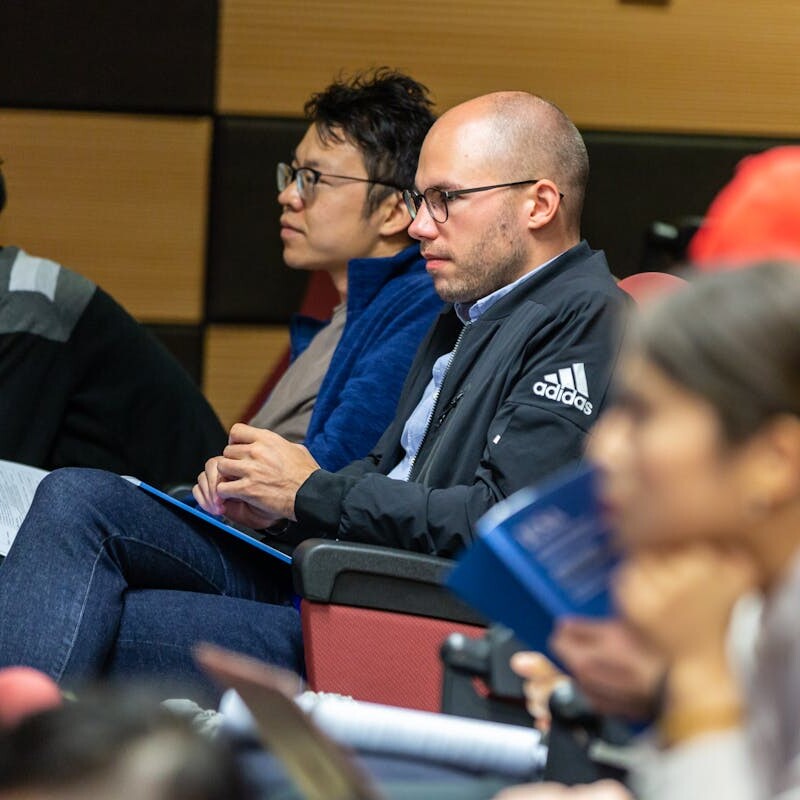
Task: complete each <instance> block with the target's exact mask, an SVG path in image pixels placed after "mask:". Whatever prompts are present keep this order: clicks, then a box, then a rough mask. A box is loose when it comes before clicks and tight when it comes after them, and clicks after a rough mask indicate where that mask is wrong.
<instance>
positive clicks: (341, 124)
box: [303, 67, 435, 212]
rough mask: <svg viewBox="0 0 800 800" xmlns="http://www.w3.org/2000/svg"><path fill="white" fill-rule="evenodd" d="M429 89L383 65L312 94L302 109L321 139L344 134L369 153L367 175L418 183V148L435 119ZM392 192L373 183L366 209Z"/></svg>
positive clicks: (402, 184)
mask: <svg viewBox="0 0 800 800" xmlns="http://www.w3.org/2000/svg"><path fill="white" fill-rule="evenodd" d="M432 107H433V102H432V101H431V99H430V98H429V96H428V89H427V88H426V87H425V86H423V85H422V84H421V83H418V82H417V81H415V80H414V79H413V78H410V77H409V76H408V75H404V74H403V73H401V72H397V71H395V70H392V69H389V68H388V67H380V68H378V69H375V70H371V71H368V72H359V73H356V74H355V75H353V76H352V77H351V78H349V79H344V78H341V79H339V80H337V81H335V82H334V83H332V84H331V85H330V86H328V87H327V88H326V89H324V90H323V91H322V92H318V93H317V94H314V95H312V96H311V98H310V99H309V100H308V102H307V103H306V104H305V106H304V108H303V110H304V112H305V115H306V118H307V119H308V120H309V121H310V122H312V123H314V124H315V125H316V126H317V130H318V132H319V135H320V137H321V138H322V140H323V141H324V142H325V141H331V140H332V141H342V137H344V139H346V140H347V141H349V142H351V143H352V144H353V145H355V146H356V147H358V149H359V150H361V152H362V153H363V154H364V165H365V167H366V169H367V176H368V177H369V179H370V180H373V181H384V182H386V183H388V184H392V185H394V186H396V187H399V188H401V189H405V188H410V187H411V186H413V184H414V174H415V173H416V169H417V161H418V159H419V151H420V149H421V148H422V142H423V140H424V139H425V134H427V132H428V129H429V128H430V127H431V125H433V122H434V120H435V117H434V114H433V111H432ZM392 191H396V190H394V189H392V188H391V187H390V186H383V185H381V184H372V185H371V186H370V187H369V191H368V194H367V211H368V212H371V211H374V210H375V208H377V207H378V205H379V204H380V203H381V202H382V201H383V200H384V199H385V198H386V197H387V196H388V195H389V194H391V193H392Z"/></svg>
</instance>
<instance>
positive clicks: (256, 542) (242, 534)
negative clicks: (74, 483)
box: [122, 475, 292, 564]
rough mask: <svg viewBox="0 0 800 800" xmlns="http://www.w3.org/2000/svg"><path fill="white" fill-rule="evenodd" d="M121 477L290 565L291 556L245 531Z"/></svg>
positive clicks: (139, 483) (132, 480)
mask: <svg viewBox="0 0 800 800" xmlns="http://www.w3.org/2000/svg"><path fill="white" fill-rule="evenodd" d="M122 477H123V478H125V480H126V481H130V482H131V483H132V484H134V486H138V487H139V488H140V489H143V490H144V491H145V492H149V493H150V494H152V495H155V496H156V497H158V498H160V499H161V500H164V501H166V502H167V503H169V504H170V505H173V506H175V507H176V508H180V509H181V510H183V511H186V512H187V513H188V514H193V515H194V516H195V517H198V518H199V519H202V520H205V521H206V522H208V523H209V524H210V525H213V526H214V527H215V528H219V529H220V530H221V531H225V532H226V533H229V534H231V536H235V537H236V538H237V539H241V540H242V541H243V542H247V543H248V544H251V545H253V547H257V548H258V549H259V550H262V551H263V552H265V553H269V555H271V556H272V557H273V558H277V559H278V560H280V561H283V563H284V564H291V563H292V556H291V554H290V553H284V552H283V551H282V550H279V549H278V548H277V547H273V546H272V545H269V544H265V543H264V542H262V541H261V540H260V539H257V538H256V537H255V536H252V535H251V534H249V533H247V532H246V531H243V530H239V528H234V527H233V525H229V524H228V523H227V522H225V521H223V520H222V519H220V518H219V517H212V516H211V514H207V513H206V512H205V511H203V509H202V508H198V507H197V506H194V505H190V504H189V503H184V502H183V501H182V500H178V499H177V498H176V497H171V496H170V495H168V494H167V493H166V492H162V491H161V490H160V489H156V488H155V486H151V485H150V484H149V483H145V482H144V481H140V480H139V479H138V478H133V477H131V476H130V475H123V476H122Z"/></svg>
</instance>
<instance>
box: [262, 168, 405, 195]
mask: <svg viewBox="0 0 800 800" xmlns="http://www.w3.org/2000/svg"><path fill="white" fill-rule="evenodd" d="M275 178H276V180H277V183H278V191H279V192H282V191H283V190H284V189H286V188H287V187H288V186H290V185H291V184H292V183H294V182H295V181H297V192H298V194H299V195H300V197H301V199H302V200H303V202H308V201H310V200H311V199H312V198H313V197H314V190H315V188H316V186H317V184H318V183H319V179H320V178H338V179H339V180H342V181H358V182H359V183H377V184H379V185H380V186H389V187H391V188H392V189H397V190H398V191H400V190H401V189H400V187H399V186H395V185H394V184H393V183H389V182H388V181H373V180H370V179H369V178H354V177H353V176H352V175H334V174H333V173H331V172H320V171H319V170H318V169H314V168H313V167H293V166H292V165H291V164H284V163H283V162H281V163H280V164H278V167H277V169H276V171H275Z"/></svg>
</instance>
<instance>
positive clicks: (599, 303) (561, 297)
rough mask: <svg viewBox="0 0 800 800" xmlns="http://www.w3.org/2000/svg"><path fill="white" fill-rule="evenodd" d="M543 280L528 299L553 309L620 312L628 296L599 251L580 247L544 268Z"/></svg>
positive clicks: (627, 304) (625, 305)
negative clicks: (613, 310) (607, 309)
mask: <svg viewBox="0 0 800 800" xmlns="http://www.w3.org/2000/svg"><path fill="white" fill-rule="evenodd" d="M545 270H547V271H548V272H547V275H546V278H547V279H546V280H545V281H543V282H542V283H541V285H540V286H539V287H537V291H536V292H535V295H534V296H533V297H532V299H533V300H535V301H536V302H537V303H540V304H543V305H546V306H547V307H549V308H551V309H553V310H568V309H590V308H612V309H619V310H620V311H622V310H623V309H625V308H627V307H628V306H629V305H630V302H631V300H630V297H629V296H628V295H627V294H626V293H625V292H624V291H623V290H622V289H620V288H619V286H618V285H617V281H616V279H615V278H614V276H613V275H612V274H611V271H610V269H609V267H608V262H607V261H606V257H605V254H604V253H603V251H602V250H590V249H589V248H588V246H587V247H584V248H580V249H578V250H577V252H573V253H567V254H566V257H565V258H563V259H558V260H556V262H555V263H553V264H552V265H549V266H548V267H545Z"/></svg>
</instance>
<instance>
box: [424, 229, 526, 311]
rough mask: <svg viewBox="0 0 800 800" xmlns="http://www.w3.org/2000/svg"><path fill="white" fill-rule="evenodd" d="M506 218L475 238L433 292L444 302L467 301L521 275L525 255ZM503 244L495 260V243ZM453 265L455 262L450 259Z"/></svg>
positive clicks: (484, 295) (481, 295)
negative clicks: (445, 281)
mask: <svg viewBox="0 0 800 800" xmlns="http://www.w3.org/2000/svg"><path fill="white" fill-rule="evenodd" d="M510 227H511V224H510V222H509V221H508V219H502V220H500V221H499V222H498V224H497V226H496V227H495V228H494V230H493V231H492V232H490V233H489V234H487V236H485V237H484V238H483V239H481V241H479V242H478V243H477V244H476V245H475V246H474V247H473V248H472V249H471V250H470V252H469V253H467V254H466V255H465V256H464V257H463V258H461V259H459V263H458V266H457V269H456V274H455V276H454V277H453V278H452V279H450V280H448V281H447V283H445V284H443V285H441V284H440V285H437V286H435V288H436V293H437V294H438V295H439V297H441V298H442V300H444V302H445V303H470V302H474V301H475V300H480V299H481V298H482V297H486V296H487V295H490V294H492V292H496V291H497V290H498V289H502V288H503V287H504V286H508V285H509V284H510V283H513V282H514V281H515V280H517V278H519V277H521V275H522V274H523V272H524V271H525V268H526V266H527V260H528V254H527V252H526V251H525V248H524V246H523V242H522V240H521V239H520V238H519V237H514V236H510V235H509V233H508V231H509V229H510ZM501 243H502V244H503V245H504V247H503V254H502V258H501V259H500V260H498V252H497V250H498V244H501ZM451 263H453V265H454V266H455V262H451Z"/></svg>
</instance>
